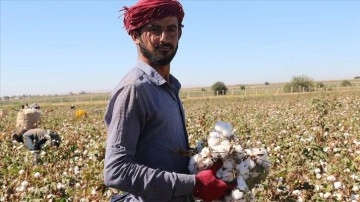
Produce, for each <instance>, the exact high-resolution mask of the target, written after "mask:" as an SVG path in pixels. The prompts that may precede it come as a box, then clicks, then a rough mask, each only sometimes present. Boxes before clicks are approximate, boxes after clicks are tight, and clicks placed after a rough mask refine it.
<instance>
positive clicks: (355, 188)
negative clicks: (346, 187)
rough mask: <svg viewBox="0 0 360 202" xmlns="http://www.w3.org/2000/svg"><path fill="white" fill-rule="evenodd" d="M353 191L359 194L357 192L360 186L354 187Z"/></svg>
mask: <svg viewBox="0 0 360 202" xmlns="http://www.w3.org/2000/svg"><path fill="white" fill-rule="evenodd" d="M351 190H352V191H354V192H357V191H359V186H357V185H354V186H353V188H352V189H351Z"/></svg>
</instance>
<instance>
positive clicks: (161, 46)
mask: <svg viewBox="0 0 360 202" xmlns="http://www.w3.org/2000/svg"><path fill="white" fill-rule="evenodd" d="M163 47H169V48H171V49H174V46H173V45H172V44H169V43H161V44H158V45H156V46H155V49H159V48H163Z"/></svg>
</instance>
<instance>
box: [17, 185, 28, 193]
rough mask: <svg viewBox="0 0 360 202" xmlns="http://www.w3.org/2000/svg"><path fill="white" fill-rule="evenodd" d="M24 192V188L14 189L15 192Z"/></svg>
mask: <svg viewBox="0 0 360 202" xmlns="http://www.w3.org/2000/svg"><path fill="white" fill-rule="evenodd" d="M25 190H26V187H24V186H20V187H17V188H16V191H17V192H24V191H25Z"/></svg>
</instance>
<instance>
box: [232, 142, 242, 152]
mask: <svg viewBox="0 0 360 202" xmlns="http://www.w3.org/2000/svg"><path fill="white" fill-rule="evenodd" d="M232 148H233V149H234V151H235V152H236V153H242V152H243V148H242V146H241V145H238V144H236V145H233V146H232Z"/></svg>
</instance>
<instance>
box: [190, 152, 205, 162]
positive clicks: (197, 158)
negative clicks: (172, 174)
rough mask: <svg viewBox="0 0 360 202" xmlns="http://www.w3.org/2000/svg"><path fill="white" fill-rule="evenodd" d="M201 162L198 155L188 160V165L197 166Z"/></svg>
mask: <svg viewBox="0 0 360 202" xmlns="http://www.w3.org/2000/svg"><path fill="white" fill-rule="evenodd" d="M200 161H202V157H201V155H200V154H195V155H194V156H192V157H191V158H190V162H189V163H190V164H197V163H198V162H200Z"/></svg>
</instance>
